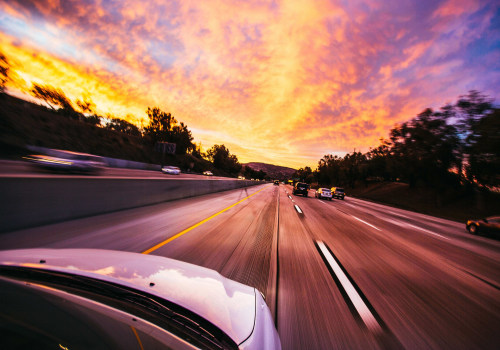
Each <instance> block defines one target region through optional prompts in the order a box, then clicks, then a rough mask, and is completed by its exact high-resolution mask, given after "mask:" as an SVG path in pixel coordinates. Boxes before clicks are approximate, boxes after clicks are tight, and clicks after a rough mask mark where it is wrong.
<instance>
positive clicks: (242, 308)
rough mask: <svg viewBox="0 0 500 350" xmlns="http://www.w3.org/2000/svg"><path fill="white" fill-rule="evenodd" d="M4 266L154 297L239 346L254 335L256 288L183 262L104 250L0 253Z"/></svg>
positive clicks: (0, 261)
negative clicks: (103, 283) (94, 281)
mask: <svg viewBox="0 0 500 350" xmlns="http://www.w3.org/2000/svg"><path fill="white" fill-rule="evenodd" d="M41 260H44V261H45V263H40V261H41ZM0 264H1V265H10V266H25V267H31V268H43V269H45V270H51V271H60V272H66V273H71V274H77V275H82V276H87V277H91V278H96V279H100V280H104V281H108V282H113V283H118V284H122V285H125V286H129V287H131V288H135V289H138V290H141V291H145V292H147V293H150V294H154V295H156V296H159V297H161V298H164V299H166V300H169V301H171V302H173V303H176V304H178V305H181V306H183V307H185V308H187V309H189V310H191V311H193V312H194V313H197V314H198V315H200V316H202V317H204V318H205V319H207V320H208V321H210V322H212V323H213V324H215V325H216V326H218V327H219V328H220V329H221V330H223V331H224V332H225V333H226V334H227V335H229V336H230V337H231V338H232V339H233V340H234V341H235V342H236V343H238V344H239V343H241V342H242V341H244V340H245V339H246V338H247V337H248V336H249V335H250V334H251V333H252V330H253V326H254V320H255V302H256V299H255V292H256V291H255V289H254V288H252V287H249V286H246V285H244V284H241V283H238V282H235V281H232V280H229V279H227V278H224V277H223V276H221V275H220V274H219V273H218V272H216V271H214V270H210V269H207V268H204V267H200V266H197V265H192V264H188V263H185V262H182V261H178V260H173V259H169V258H164V257H159V256H153V255H144V254H138V253H129V252H120V251H110V250H100V249H25V250H10V251H0ZM151 283H154V285H153V286H151V285H150V284H151Z"/></svg>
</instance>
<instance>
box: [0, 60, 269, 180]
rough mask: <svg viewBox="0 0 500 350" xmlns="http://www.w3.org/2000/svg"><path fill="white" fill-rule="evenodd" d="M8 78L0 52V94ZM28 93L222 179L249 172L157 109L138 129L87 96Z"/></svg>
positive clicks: (38, 87)
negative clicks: (161, 147)
mask: <svg viewBox="0 0 500 350" xmlns="http://www.w3.org/2000/svg"><path fill="white" fill-rule="evenodd" d="M12 74H13V73H12V71H11V70H10V63H9V60H8V59H7V58H6V57H5V55H4V54H2V53H1V52H0V94H2V93H4V92H5V86H6V84H7V82H9V81H11V80H12V79H11V75H12ZM28 93H29V94H31V95H32V96H33V97H35V98H37V99H38V100H40V101H44V102H45V103H46V105H47V106H48V108H49V109H50V110H52V111H53V112H54V113H57V114H60V115H62V116H64V117H67V118H69V119H73V120H75V121H80V122H84V123H88V124H91V125H93V126H95V127H99V128H105V129H107V130H112V131H115V132H119V133H123V134H127V135H129V136H132V137H136V138H139V139H140V140H141V142H142V143H143V144H145V145H148V146H149V147H150V149H151V151H153V150H154V147H155V145H156V144H157V143H158V142H169V143H175V144H176V148H175V153H176V155H180V156H183V155H186V154H190V155H192V156H193V157H196V158H199V159H205V160H208V161H210V162H211V163H212V165H213V167H214V168H216V169H218V170H220V171H221V172H222V173H223V174H224V175H232V176H236V175H238V174H239V173H240V172H241V173H245V172H249V171H251V170H248V169H246V168H243V167H242V165H241V164H240V163H239V161H238V158H237V157H236V155H234V154H231V153H230V151H229V149H228V148H227V147H226V146H225V145H214V146H213V147H212V148H211V149H209V150H208V151H207V152H206V153H203V152H202V151H201V144H196V143H195V142H194V138H193V135H192V133H191V131H190V130H189V128H188V126H187V125H186V124H184V123H183V122H179V121H178V120H177V119H176V118H175V117H174V116H173V115H172V114H171V113H168V112H164V111H162V110H161V109H160V108H159V107H148V108H147V110H146V115H147V117H148V121H147V124H146V125H142V126H141V127H138V126H137V125H135V124H133V123H130V122H128V121H127V120H124V119H122V118H118V117H116V116H114V115H112V114H106V115H99V114H98V113H97V108H96V105H95V103H94V102H93V101H92V99H91V98H90V96H85V97H83V98H82V99H77V100H76V101H75V102H74V103H73V102H72V101H71V100H70V99H69V98H68V97H67V96H66V94H65V93H64V92H63V91H62V90H61V89H59V88H55V87H53V86H51V85H43V84H38V83H32V86H31V88H30V89H29V90H28ZM126 118H127V119H129V120H131V119H134V116H133V115H127V116H126ZM258 175H261V174H258Z"/></svg>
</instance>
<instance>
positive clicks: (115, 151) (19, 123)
mask: <svg viewBox="0 0 500 350" xmlns="http://www.w3.org/2000/svg"><path fill="white" fill-rule="evenodd" d="M26 145H33V146H41V147H47V148H56V149H64V150H70V151H76V152H84V153H91V154H96V155H100V156H104V157H111V158H119V159H126V160H132V161H137V162H143V163H152V164H160V163H161V160H162V159H161V154H160V153H158V152H155V151H154V149H153V147H152V145H150V144H148V143H147V142H145V141H144V140H143V139H141V138H140V137H136V136H132V135H128V134H125V133H121V132H117V131H113V130H108V129H106V128H104V127H97V126H94V125H90V124H88V123H85V122H83V121H80V120H74V119H71V118H68V117H65V116H64V115H61V114H60V113H57V112H56V111H53V110H50V109H48V108H45V107H43V106H39V105H37V104H34V103H30V102H27V101H24V100H21V99H18V98H16V97H13V96H10V95H7V94H1V95H0V157H2V158H11V159H18V158H19V157H20V156H22V155H25V154H26V153H27V152H29V151H27V150H26V148H25V147H26ZM165 162H166V163H167V164H172V165H177V166H180V167H181V168H182V169H187V168H188V167H191V165H192V166H193V167H192V170H193V171H195V172H202V171H204V170H207V169H210V170H215V169H213V166H212V164H211V163H209V162H208V161H206V160H204V159H199V158H196V157H193V156H191V155H166V156H165ZM216 173H217V174H218V173H219V172H217V171H216Z"/></svg>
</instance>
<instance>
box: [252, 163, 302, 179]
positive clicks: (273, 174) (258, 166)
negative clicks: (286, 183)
mask: <svg viewBox="0 0 500 350" xmlns="http://www.w3.org/2000/svg"><path fill="white" fill-rule="evenodd" d="M243 165H244V166H248V167H249V168H251V169H253V170H255V171H260V170H262V171H263V172H265V173H266V174H267V175H268V176H269V177H270V178H271V179H277V180H287V179H289V178H291V176H292V174H293V173H294V172H295V169H292V168H288V167H284V166H279V165H273V164H267V163H258V162H250V163H246V164H243Z"/></svg>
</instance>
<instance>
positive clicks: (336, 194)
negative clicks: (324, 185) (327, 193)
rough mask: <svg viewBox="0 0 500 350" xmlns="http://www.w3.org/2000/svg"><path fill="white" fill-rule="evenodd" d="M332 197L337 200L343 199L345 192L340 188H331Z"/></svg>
mask: <svg viewBox="0 0 500 350" xmlns="http://www.w3.org/2000/svg"><path fill="white" fill-rule="evenodd" d="M331 191H332V197H333V198H338V199H344V197H345V192H344V189H343V188H342V187H332V190H331Z"/></svg>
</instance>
